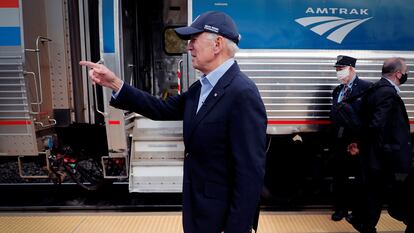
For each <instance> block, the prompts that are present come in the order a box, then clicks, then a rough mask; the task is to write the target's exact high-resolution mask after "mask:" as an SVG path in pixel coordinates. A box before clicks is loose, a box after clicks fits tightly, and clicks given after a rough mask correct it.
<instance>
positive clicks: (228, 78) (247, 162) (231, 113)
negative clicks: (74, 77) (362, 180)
mask: <svg viewBox="0 0 414 233" xmlns="http://www.w3.org/2000/svg"><path fill="white" fill-rule="evenodd" d="M175 31H176V33H177V35H178V36H179V37H181V38H182V39H186V40H189V43H188V46H187V48H188V50H189V51H190V53H191V58H192V64H193V66H194V68H196V69H198V70H200V71H201V72H202V73H203V75H202V77H201V78H200V80H199V81H197V82H195V83H194V84H193V85H192V86H191V87H190V88H189V89H188V91H187V92H185V93H183V94H181V95H177V96H173V97H169V98H168V99H166V100H165V101H164V100H160V99H158V98H156V97H153V96H151V95H149V94H147V93H145V92H143V91H140V90H138V89H136V88H134V87H131V86H129V85H128V84H127V83H124V82H122V81H121V80H120V79H119V78H117V77H116V76H115V75H114V74H113V73H112V72H111V71H110V70H108V69H107V68H106V67H104V66H103V65H100V64H95V63H92V62H87V61H81V62H80V64H81V65H84V66H88V67H89V68H91V70H90V71H89V76H90V77H91V79H92V81H93V82H95V83H98V84H100V85H102V86H105V87H109V88H111V89H112V90H113V91H114V97H113V98H112V99H111V105H113V106H115V107H117V108H121V109H128V110H131V111H134V112H137V113H140V114H142V115H144V116H146V117H148V118H151V119H154V120H183V128H184V131H183V132H184V144H185V158H184V177H183V228H184V232H187V233H220V232H225V233H246V232H250V231H251V227H252V224H253V220H254V215H255V213H256V207H257V205H258V202H259V197H260V193H261V189H262V185H263V178H264V171H265V146H266V127H267V117H266V111H265V107H264V104H263V102H262V99H261V97H260V94H259V91H258V89H257V87H256V85H255V84H254V83H253V81H252V80H250V79H249V78H248V77H247V76H246V75H245V74H244V73H243V72H241V71H240V68H239V66H238V65H237V62H236V61H235V60H234V54H235V52H236V50H237V44H238V43H239V40H240V35H239V33H238V31H237V28H236V25H235V23H234V21H233V20H232V19H231V18H230V16H228V15H227V14H224V13H222V12H206V13H204V14H202V15H200V16H198V17H197V18H196V19H195V21H194V22H193V23H192V24H191V26H188V27H182V28H177V29H175Z"/></svg>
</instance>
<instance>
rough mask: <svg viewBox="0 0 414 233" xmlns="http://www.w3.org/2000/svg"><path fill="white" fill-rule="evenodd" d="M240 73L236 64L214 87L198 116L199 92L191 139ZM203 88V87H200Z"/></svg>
mask: <svg viewBox="0 0 414 233" xmlns="http://www.w3.org/2000/svg"><path fill="white" fill-rule="evenodd" d="M239 71H240V68H239V66H238V65H237V63H236V62H235V63H234V64H233V65H232V66H231V67H230V68H229V69H228V70H227V71H226V73H224V75H223V76H222V77H221V78H220V80H219V81H218V82H217V84H216V85H215V86H214V88H213V90H211V92H210V93H209V94H208V96H207V98H206V100H205V101H204V104H203V105H202V106H201V107H200V109H199V110H198V113H197V114H196V111H197V107H198V99H199V97H200V89H201V87H200V88H199V90H198V96H197V98H194V99H197V101H195V105H194V107H193V109H192V114H195V116H194V117H192V120H191V123H190V127H189V138H190V137H191V135H192V133H193V132H194V129H195V128H196V127H197V125H198V124H199V123H200V122H201V120H202V119H204V118H205V117H206V116H207V115H208V113H209V112H210V111H211V110H212V109H213V107H214V106H215V105H216V104H217V103H218V102H219V101H220V99H221V98H222V97H223V96H224V94H225V88H226V87H227V86H228V85H229V84H230V83H231V81H232V80H233V78H234V76H235V74H236V73H237V72H239ZM200 86H201V85H200Z"/></svg>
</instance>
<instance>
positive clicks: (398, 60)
mask: <svg viewBox="0 0 414 233" xmlns="http://www.w3.org/2000/svg"><path fill="white" fill-rule="evenodd" d="M404 63H405V59H404V58H402V57H394V58H389V59H387V60H385V61H384V65H383V66H382V75H384V76H389V75H390V74H393V73H394V72H396V71H401V70H402V69H403V67H404Z"/></svg>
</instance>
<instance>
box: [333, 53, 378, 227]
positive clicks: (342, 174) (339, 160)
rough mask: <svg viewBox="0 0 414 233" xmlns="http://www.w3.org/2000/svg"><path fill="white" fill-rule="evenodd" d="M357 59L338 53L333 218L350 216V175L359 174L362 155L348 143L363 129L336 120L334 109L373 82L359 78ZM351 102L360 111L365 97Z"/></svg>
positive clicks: (355, 140) (334, 128) (354, 139)
mask: <svg viewBox="0 0 414 233" xmlns="http://www.w3.org/2000/svg"><path fill="white" fill-rule="evenodd" d="M355 63H356V59H355V58H353V57H349V56H343V55H340V56H338V57H337V61H336V63H335V66H334V67H335V68H336V72H337V78H338V81H339V82H340V83H341V84H340V85H338V86H337V87H336V88H335V89H334V90H333V92H332V110H331V120H332V122H333V124H332V133H333V135H332V138H333V140H334V141H333V143H332V154H333V165H334V167H333V195H334V213H333V214H332V216H331V218H332V220H333V221H340V220H341V219H342V218H344V217H347V216H348V210H350V209H352V208H351V204H352V203H351V202H352V201H351V200H352V198H351V192H350V190H351V187H350V181H349V177H350V176H353V177H355V176H356V168H357V167H358V164H357V162H358V161H357V160H358V158H357V157H355V156H351V155H350V153H349V152H348V147H349V146H350V145H354V144H355V143H356V142H357V136H358V133H359V132H355V130H354V129H350V128H347V127H346V126H345V125H343V124H341V123H340V122H338V121H336V119H335V116H334V111H335V108H336V107H337V105H338V104H340V103H341V102H342V101H343V100H345V99H347V98H350V97H352V96H356V95H359V94H360V93H362V92H363V91H364V90H366V89H367V88H368V87H369V86H370V85H371V82H368V81H365V80H361V79H359V78H358V76H357V74H356V71H355ZM350 104H351V106H352V108H353V109H354V110H355V112H359V111H360V108H361V98H358V99H356V100H354V101H352V102H351V103H350Z"/></svg>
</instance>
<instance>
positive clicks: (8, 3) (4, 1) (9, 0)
mask: <svg viewBox="0 0 414 233" xmlns="http://www.w3.org/2000/svg"><path fill="white" fill-rule="evenodd" d="M0 8H19V0H1V1H0Z"/></svg>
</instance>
